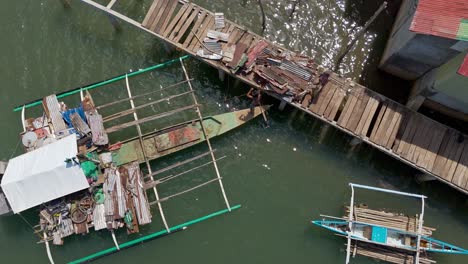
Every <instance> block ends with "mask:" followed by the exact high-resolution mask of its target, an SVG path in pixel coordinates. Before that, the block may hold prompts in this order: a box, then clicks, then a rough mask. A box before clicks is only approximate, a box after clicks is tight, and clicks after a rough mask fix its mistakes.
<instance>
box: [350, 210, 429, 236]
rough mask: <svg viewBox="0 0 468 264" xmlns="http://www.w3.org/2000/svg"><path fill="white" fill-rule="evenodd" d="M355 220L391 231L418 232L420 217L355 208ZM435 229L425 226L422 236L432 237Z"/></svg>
mask: <svg viewBox="0 0 468 264" xmlns="http://www.w3.org/2000/svg"><path fill="white" fill-rule="evenodd" d="M345 211H346V216H345V217H346V218H348V217H349V206H346V210H345ZM353 211H354V212H353V214H354V215H353V219H354V221H357V222H365V223H369V224H374V225H379V226H383V227H387V228H391V229H398V230H402V231H406V232H413V233H417V232H418V224H419V219H418V217H417V216H416V217H410V216H406V215H401V214H395V213H388V212H384V211H377V210H372V209H368V208H364V207H354V210H353ZM433 231H435V228H431V227H427V226H423V229H422V235H423V236H431V235H432V232H433Z"/></svg>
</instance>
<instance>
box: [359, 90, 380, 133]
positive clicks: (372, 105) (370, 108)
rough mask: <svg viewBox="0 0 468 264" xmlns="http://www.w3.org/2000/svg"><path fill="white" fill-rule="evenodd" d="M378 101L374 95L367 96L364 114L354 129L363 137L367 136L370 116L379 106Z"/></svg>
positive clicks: (372, 115) (371, 116)
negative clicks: (367, 100)
mask: <svg viewBox="0 0 468 264" xmlns="http://www.w3.org/2000/svg"><path fill="white" fill-rule="evenodd" d="M379 103H380V102H379V100H378V99H377V98H375V97H374V96H371V97H369V102H368V103H367V106H366V108H365V110H364V114H363V115H362V118H361V120H360V121H359V124H358V126H357V128H356V130H355V133H356V134H358V135H361V136H364V137H366V136H367V131H368V129H369V126H370V123H371V121H372V118H373V117H374V114H375V111H376V110H377V107H378V106H379Z"/></svg>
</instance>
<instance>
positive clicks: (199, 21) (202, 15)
mask: <svg viewBox="0 0 468 264" xmlns="http://www.w3.org/2000/svg"><path fill="white" fill-rule="evenodd" d="M205 18H206V11H205V10H202V11H201V13H200V15H199V16H198V19H197V22H195V25H193V28H192V29H191V31H190V34H189V35H188V36H187V38H186V39H185V41H184V44H183V46H184V48H188V46H189V44H190V43H191V41H192V40H193V38H194V33H195V34H196V33H197V32H198V30H199V28H200V25H201V24H202V22H203V20H205Z"/></svg>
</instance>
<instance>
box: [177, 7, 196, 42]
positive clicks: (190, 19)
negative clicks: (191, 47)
mask: <svg viewBox="0 0 468 264" xmlns="http://www.w3.org/2000/svg"><path fill="white" fill-rule="evenodd" d="M199 12H200V8H199V7H196V8H195V10H194V11H193V12H192V14H191V15H190V17H189V18H188V19H187V20H186V21H185V23H184V25H183V26H182V28H181V29H180V30H179V32H178V36H177V37H175V38H174V42H179V40H180V39H181V38H182V37H183V36H184V35H185V32H186V31H187V29H188V28H189V27H190V25H192V23H193V20H195V18H196V17H197V15H198V13H199Z"/></svg>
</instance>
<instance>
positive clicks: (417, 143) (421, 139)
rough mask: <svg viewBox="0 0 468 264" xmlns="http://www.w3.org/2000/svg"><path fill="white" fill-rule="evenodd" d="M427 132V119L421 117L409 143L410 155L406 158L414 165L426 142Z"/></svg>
mask: <svg viewBox="0 0 468 264" xmlns="http://www.w3.org/2000/svg"><path fill="white" fill-rule="evenodd" d="M428 130H429V126H428V122H427V119H425V118H422V117H421V118H420V122H419V125H418V127H417V128H416V134H415V135H414V138H413V140H412V141H411V147H410V152H411V153H412V155H411V156H408V159H409V160H411V161H413V162H414V163H417V161H418V157H419V154H420V152H421V149H422V148H423V146H424V145H425V142H426V141H427V138H426V135H427V134H428V133H427V132H428Z"/></svg>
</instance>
